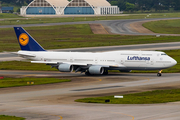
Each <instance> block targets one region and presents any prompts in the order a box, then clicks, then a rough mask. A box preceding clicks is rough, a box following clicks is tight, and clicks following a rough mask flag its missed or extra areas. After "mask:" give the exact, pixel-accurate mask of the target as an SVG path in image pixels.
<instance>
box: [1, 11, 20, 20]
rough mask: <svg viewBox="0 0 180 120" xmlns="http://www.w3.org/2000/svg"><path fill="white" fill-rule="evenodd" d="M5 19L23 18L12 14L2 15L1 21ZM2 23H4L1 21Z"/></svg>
mask: <svg viewBox="0 0 180 120" xmlns="http://www.w3.org/2000/svg"><path fill="white" fill-rule="evenodd" d="M4 18H21V17H20V16H18V15H15V14H11V13H1V14H0V19H4ZM5 21H6V20H5ZM0 22H3V21H0Z"/></svg>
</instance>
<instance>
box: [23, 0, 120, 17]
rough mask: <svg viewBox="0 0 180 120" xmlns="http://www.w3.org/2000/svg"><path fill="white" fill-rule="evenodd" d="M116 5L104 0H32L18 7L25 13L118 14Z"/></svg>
mask: <svg viewBox="0 0 180 120" xmlns="http://www.w3.org/2000/svg"><path fill="white" fill-rule="evenodd" d="M118 13H119V8H118V6H111V4H110V3H109V2H107V1H106V0H71V1H70V2H69V1H68V0H33V1H32V2H31V3H30V4H29V5H28V6H23V7H22V8H21V9H20V14H21V15H22V16H25V15H106V14H118Z"/></svg>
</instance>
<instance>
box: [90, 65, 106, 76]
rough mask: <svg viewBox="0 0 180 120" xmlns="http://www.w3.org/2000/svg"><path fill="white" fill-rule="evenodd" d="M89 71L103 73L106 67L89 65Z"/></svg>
mask: <svg viewBox="0 0 180 120" xmlns="http://www.w3.org/2000/svg"><path fill="white" fill-rule="evenodd" d="M89 73H90V74H95V75H102V74H103V73H104V68H103V67H102V66H91V67H89Z"/></svg>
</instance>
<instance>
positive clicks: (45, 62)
mask: <svg viewBox="0 0 180 120" xmlns="http://www.w3.org/2000/svg"><path fill="white" fill-rule="evenodd" d="M31 63H44V64H63V63H64V64H71V65H79V66H87V64H86V63H71V62H53V61H31Z"/></svg>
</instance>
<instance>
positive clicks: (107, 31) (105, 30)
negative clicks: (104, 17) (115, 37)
mask: <svg viewBox="0 0 180 120" xmlns="http://www.w3.org/2000/svg"><path fill="white" fill-rule="evenodd" d="M101 27H102V28H103V29H104V30H105V31H106V33H107V34H109V33H108V31H107V30H106V29H105V28H104V27H103V26H102V24H101Z"/></svg>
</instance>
